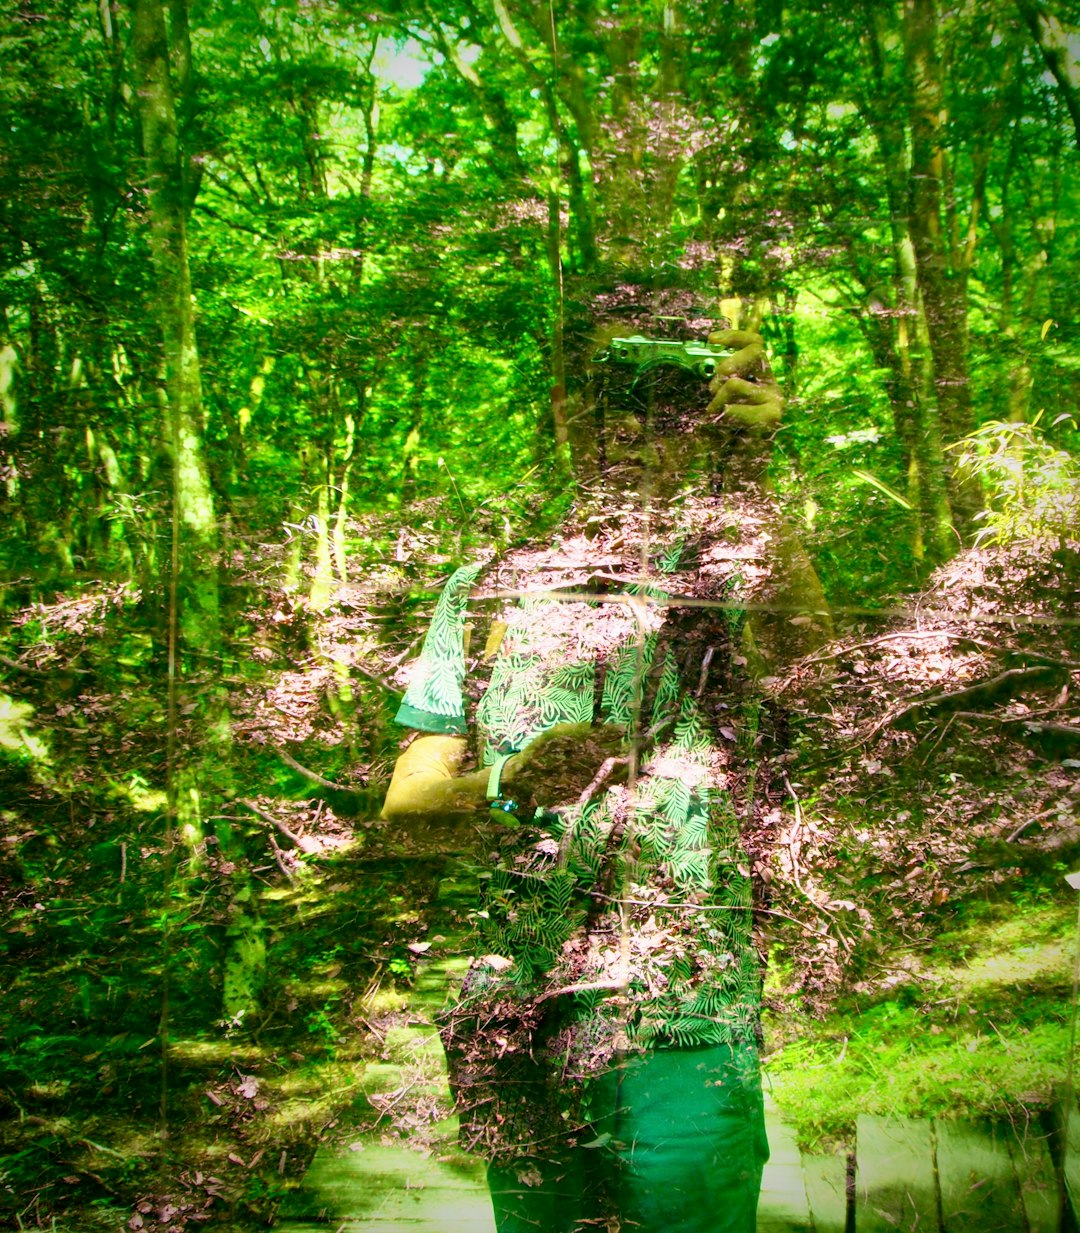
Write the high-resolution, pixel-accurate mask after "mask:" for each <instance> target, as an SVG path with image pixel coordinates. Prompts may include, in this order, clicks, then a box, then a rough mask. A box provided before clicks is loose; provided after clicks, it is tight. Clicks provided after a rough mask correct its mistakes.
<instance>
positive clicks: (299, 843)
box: [239, 797, 312, 852]
mask: <svg viewBox="0 0 1080 1233" xmlns="http://www.w3.org/2000/svg"><path fill="white" fill-rule="evenodd" d="M239 801H240V804H241V805H243V806H244V808H245V809H250V810H251V812H252V813H253V814H254V815H255V816H256V817H257V818H261V819H262V820H263V821H264V822H269V823H270V825H271V826H272V827H274V829H275V830H277V831H279V832H280V833H281V834H282V835H284V836H285V838H286V839H287V840H288V841H289V842H290V843H291V844H292V846H293V847H294V848H299V849H300V851H301V852H310V851H311V850H312V842H311V840H310V839H305V838H304V836H303V835H298V834H297V833H296V832H295V831H293V830H290V829H289V827H287V826H286V825H285V823H284V822H280V821H279V820H278V819H277V818H275V817H274V815H273V814H270V813H267V812H266V810H265V809H260V807H259V806H258V805H256V804H255V802H254V801H249V800H248V799H247V798H246V797H240V798H239Z"/></svg>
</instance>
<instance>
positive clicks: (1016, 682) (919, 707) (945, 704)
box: [864, 664, 1060, 741]
mask: <svg viewBox="0 0 1080 1233" xmlns="http://www.w3.org/2000/svg"><path fill="white" fill-rule="evenodd" d="M1059 676H1060V673H1059V672H1058V671H1056V670H1055V669H1054V668H1053V667H1052V666H1051V665H1049V664H1039V665H1036V666H1035V667H1033V668H1008V669H1006V670H1005V671H1004V672H1001V673H999V674H998V675H997V676H994V677H990V678H989V680H984V681H976V682H975V683H974V684H972V685H965V686H964V687H963V688H962V689H953V690H949V691H948V692H946V693H942V694H932V695H931V696H930V697H929V698H918V699H916V700H915V701H914V702H909V703H908V704H907V705H906V706H902V707H900V708H899V709H898V710H895V711H891V712H889V713H888V714H886V715H885V716H884V717H883V718H881V719H879V720H878V722H877V723H876V724H875V725H874V726H873V727H872V728H871V729H870V731H869V732H868V733H867V735H866V737H865V738H864V739H865V740H868V741H869V740H872V739H873V738H874V737H875V736H876V735H877V734H878V733H879V732H880V731H881V730H882V729H883V728H887V727H890V726H891V725H893V724H896V723H899V721H900V720H902V719H906V718H907V717H908V716H909V715H914V714H916V713H918V712H920V711H934V712H941V711H957V710H959V709H960V708H961V707H962V706H963V704H964V703H966V702H972V701H974V702H976V703H978V702H987V703H990V702H998V701H1002V700H1004V699H1005V698H1011V697H1012V696H1013V695H1014V694H1016V693H1017V692H1018V691H1019V690H1020V689H1021V688H1022V687H1023V686H1025V685H1028V684H1032V683H1034V682H1035V681H1039V680H1042V681H1047V680H1050V679H1055V678H1058V677H1059Z"/></svg>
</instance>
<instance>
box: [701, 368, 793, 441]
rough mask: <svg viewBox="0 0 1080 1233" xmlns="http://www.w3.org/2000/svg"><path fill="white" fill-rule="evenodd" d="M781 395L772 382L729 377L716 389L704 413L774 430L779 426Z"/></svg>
mask: <svg viewBox="0 0 1080 1233" xmlns="http://www.w3.org/2000/svg"><path fill="white" fill-rule="evenodd" d="M782 411H783V396H782V395H781V393H780V389H779V387H778V386H777V385H776V383H775V382H773V381H761V382H754V381H744V380H743V379H742V378H741V377H729V378H728V379H727V380H726V381H725V382H724V383H723V385H721V386H720V388H719V389H718V390H716V393H715V397H714V398H713V400H712V402H710V403H709V406H708V411H707V414H713V415H717V414H719V413H720V412H723V414H724V418H725V419H729V420H734V421H735V422H736V423H737V424H744V425H746V426H747V427H755V428H775V427H776V426H777V425H778V424H779V423H780V418H781V414H782Z"/></svg>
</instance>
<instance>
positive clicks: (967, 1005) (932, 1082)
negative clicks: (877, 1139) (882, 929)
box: [765, 892, 1076, 1150]
mask: <svg viewBox="0 0 1080 1233" xmlns="http://www.w3.org/2000/svg"><path fill="white" fill-rule="evenodd" d="M1018 899H1019V901H1018ZM1074 920H1075V904H1074V903H1073V902H1071V901H1070V900H1069V899H1068V898H1066V894H1065V893H1062V894H1061V895H1060V896H1059V897H1057V898H1056V899H1049V898H1048V897H1046V896H1040V895H1037V894H1033V893H1031V892H1025V893H1024V895H1023V896H1021V897H1016V896H1014V897H1013V898H1012V899H1010V900H1003V901H1001V902H999V903H996V904H995V903H986V902H980V903H978V904H970V905H967V907H966V909H965V911H964V915H963V917H962V919H961V920H959V921H957V923H956V924H955V925H953V926H952V927H950V928H948V929H947V930H946V931H943V932H941V933H939V934H938V935H937V937H936V938H935V940H934V942H933V944H932V946H931V947H930V949H929V950H928V951H925V952H923V953H920V954H900V955H896V956H894V962H895V965H896V974H895V975H894V977H892V978H891V979H894V980H895V982H896V983H894V984H892V985H891V986H890V987H887V988H882V987H881V986H880V985H879V986H878V987H877V988H874V989H866V990H864V991H862V992H855V993H852V994H851V995H849V996H848V997H846V998H845V999H844V1000H843V1001H842V1002H841V1003H840V1004H839V1005H838V1007H837V1008H836V1010H835V1011H834V1012H833V1013H831V1014H830V1015H828V1016H827V1017H826V1018H824V1019H819V1020H811V1019H809V1018H807V1017H806V1016H801V1015H799V1014H798V1012H797V1010H796V1008H795V1006H794V1005H793V1003H792V1002H791V1001H790V1000H786V1001H785V999H784V998H783V996H782V995H781V996H776V994H777V989H776V985H777V984H779V978H776V979H774V982H773V984H774V987H773V990H772V993H773V995H774V996H772V997H770V998H769V1004H770V1005H771V1007H772V1009H771V1010H770V1011H769V1012H768V1013H767V1015H766V1023H765V1029H766V1041H767V1043H768V1045H769V1046H770V1048H769V1051H768V1053H767V1056H766V1064H765V1074H766V1083H767V1084H769V1085H771V1088H772V1091H773V1095H774V1097H775V1099H776V1101H777V1104H778V1105H779V1106H780V1109H781V1111H782V1112H783V1114H784V1115H785V1117H786V1118H787V1119H789V1120H790V1121H791V1122H792V1123H793V1124H794V1127H795V1130H796V1134H797V1136H798V1139H799V1142H800V1146H802V1147H803V1148H804V1149H805V1150H829V1149H831V1148H835V1147H837V1146H838V1145H841V1144H843V1145H847V1146H850V1145H851V1144H852V1142H853V1139H854V1130H855V1120H856V1118H857V1117H858V1115H859V1114H860V1113H871V1114H879V1115H883V1116H906V1117H969V1118H976V1117H992V1118H1004V1117H1017V1116H1019V1117H1030V1116H1032V1115H1035V1114H1037V1113H1039V1112H1041V1111H1042V1110H1044V1109H1045V1108H1047V1107H1048V1106H1049V1105H1050V1104H1051V1103H1052V1100H1053V1097H1054V1093H1055V1090H1056V1089H1058V1088H1059V1087H1060V1086H1061V1085H1062V1084H1063V1082H1064V1078H1065V1072H1066V1067H1067V1061H1068V1051H1069V1026H1070V1008H1071V990H1072V962H1073V955H1074V949H1073V948H1074V946H1075V941H1076V940H1075V933H1074Z"/></svg>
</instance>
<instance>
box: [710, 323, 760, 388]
mask: <svg viewBox="0 0 1080 1233" xmlns="http://www.w3.org/2000/svg"><path fill="white" fill-rule="evenodd" d="M709 345H710V346H713V347H735V348H736V351H735V353H734V355H729V356H726V357H725V358H724V359H722V360H718V361H717V364H716V375H715V376H714V377H713V379H712V383H711V384H710V389H712V391H713V392H714V393H715V392H716V389H717V387H718V386H719V384H720V382H721V381H722V380H723V379H724V378H725V377H736V376H737V377H748V376H750V375H751V373H760V372H763V371H764V361H765V344H764V342H763V341H762V338H761V335H760V334H755V333H754V332H753V331H752V330H719V331H717V332H716V333H715V334H710V335H709Z"/></svg>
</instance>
